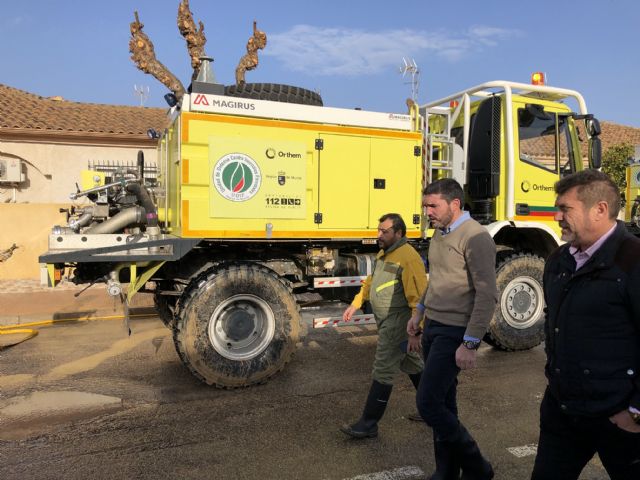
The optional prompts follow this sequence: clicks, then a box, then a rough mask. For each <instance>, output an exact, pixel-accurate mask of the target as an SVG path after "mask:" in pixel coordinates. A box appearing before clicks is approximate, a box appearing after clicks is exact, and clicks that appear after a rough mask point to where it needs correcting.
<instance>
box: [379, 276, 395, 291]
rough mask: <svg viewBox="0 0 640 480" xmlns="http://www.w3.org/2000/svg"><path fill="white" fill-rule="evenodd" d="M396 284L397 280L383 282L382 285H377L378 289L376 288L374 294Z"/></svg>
mask: <svg viewBox="0 0 640 480" xmlns="http://www.w3.org/2000/svg"><path fill="white" fill-rule="evenodd" d="M396 283H398V279H397V278H396V279H395V280H391V281H390V282H385V283H383V284H382V285H378V287H377V288H376V293H378V292H379V291H380V290H384V289H385V288H387V287H390V286H392V285H395V284H396Z"/></svg>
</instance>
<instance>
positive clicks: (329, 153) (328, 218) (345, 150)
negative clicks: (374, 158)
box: [318, 134, 377, 230]
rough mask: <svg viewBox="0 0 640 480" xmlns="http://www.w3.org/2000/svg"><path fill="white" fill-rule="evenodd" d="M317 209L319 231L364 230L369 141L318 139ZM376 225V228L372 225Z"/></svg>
mask: <svg viewBox="0 0 640 480" xmlns="http://www.w3.org/2000/svg"><path fill="white" fill-rule="evenodd" d="M320 140H322V149H321V150H319V152H318V157H319V162H318V163H319V175H318V178H319V180H318V182H319V185H318V205H319V212H318V213H319V214H321V215H322V221H321V222H319V225H318V227H319V228H321V229H332V228H335V229H358V230H362V229H366V228H367V226H368V223H369V178H370V177H369V157H370V151H371V139H370V138H368V137H356V136H349V135H331V134H322V135H320ZM376 225H377V224H376Z"/></svg>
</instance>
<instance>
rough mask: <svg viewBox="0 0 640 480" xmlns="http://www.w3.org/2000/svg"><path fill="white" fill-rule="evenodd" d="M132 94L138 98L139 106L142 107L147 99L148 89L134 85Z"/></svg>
mask: <svg viewBox="0 0 640 480" xmlns="http://www.w3.org/2000/svg"><path fill="white" fill-rule="evenodd" d="M133 94H134V95H135V96H136V97H139V98H140V106H141V107H144V104H145V102H146V101H147V98H149V87H147V86H144V85H134V86H133Z"/></svg>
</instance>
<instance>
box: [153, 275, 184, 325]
mask: <svg viewBox="0 0 640 480" xmlns="http://www.w3.org/2000/svg"><path fill="white" fill-rule="evenodd" d="M180 287H181V288H180V289H182V288H184V287H183V286H182V285H180ZM170 288H172V287H171V284H170V283H165V282H160V283H158V285H157V286H156V292H155V293H154V294H153V304H154V306H155V308H156V312H157V313H158V317H159V318H160V320H161V321H162V323H164V326H165V327H168V328H170V329H171V330H173V327H174V325H175V316H174V312H175V309H176V303H177V301H178V296H176V295H162V294H160V293H158V292H160V291H165V290H168V289H170Z"/></svg>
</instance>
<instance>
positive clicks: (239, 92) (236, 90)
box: [224, 83, 322, 107]
mask: <svg viewBox="0 0 640 480" xmlns="http://www.w3.org/2000/svg"><path fill="white" fill-rule="evenodd" d="M224 94H225V95H227V96H230V97H241V98H254V99H256V100H271V101H274V102H283V103H300V104H302V105H314V106H318V107H321V106H322V98H321V97H320V95H319V94H318V93H316V92H313V91H311V90H307V89H304V88H300V87H292V86H290V85H281V84H279V83H243V84H241V85H228V86H226V87H224Z"/></svg>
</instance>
